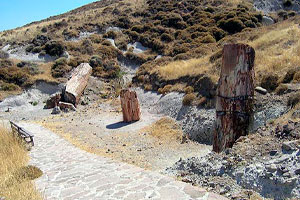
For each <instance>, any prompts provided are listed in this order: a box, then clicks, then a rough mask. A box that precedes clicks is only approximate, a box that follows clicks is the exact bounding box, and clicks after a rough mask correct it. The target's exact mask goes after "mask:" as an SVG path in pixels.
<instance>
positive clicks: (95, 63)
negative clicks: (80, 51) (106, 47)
mask: <svg viewBox="0 0 300 200" xmlns="http://www.w3.org/2000/svg"><path fill="white" fill-rule="evenodd" d="M89 64H90V65H91V67H92V68H95V67H101V66H102V60H101V58H100V57H99V56H92V57H91V59H90V61H89Z"/></svg>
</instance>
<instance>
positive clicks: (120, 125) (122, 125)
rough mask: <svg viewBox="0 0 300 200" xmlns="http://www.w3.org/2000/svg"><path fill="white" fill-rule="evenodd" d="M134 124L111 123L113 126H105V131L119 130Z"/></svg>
mask: <svg viewBox="0 0 300 200" xmlns="http://www.w3.org/2000/svg"><path fill="white" fill-rule="evenodd" d="M133 123H135V122H131V123H127V122H117V123H113V124H109V125H107V126H106V128H107V129H119V128H122V127H125V126H128V125H130V124H133Z"/></svg>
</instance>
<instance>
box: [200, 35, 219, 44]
mask: <svg viewBox="0 0 300 200" xmlns="http://www.w3.org/2000/svg"><path fill="white" fill-rule="evenodd" d="M200 41H201V43H215V42H216V40H215V38H214V37H213V36H211V35H206V36H205V37H203V38H201V40H200Z"/></svg>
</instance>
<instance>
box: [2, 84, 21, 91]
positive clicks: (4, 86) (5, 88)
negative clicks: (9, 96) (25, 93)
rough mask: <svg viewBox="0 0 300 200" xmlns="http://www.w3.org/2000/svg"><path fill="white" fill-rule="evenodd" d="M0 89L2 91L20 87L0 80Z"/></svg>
mask: <svg viewBox="0 0 300 200" xmlns="http://www.w3.org/2000/svg"><path fill="white" fill-rule="evenodd" d="M0 86H1V87H0V89H1V90H3V91H15V90H19V89H20V87H19V86H17V85H16V84H14V83H5V82H2V83H1V84H0Z"/></svg>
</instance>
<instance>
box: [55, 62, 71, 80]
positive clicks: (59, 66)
mask: <svg viewBox="0 0 300 200" xmlns="http://www.w3.org/2000/svg"><path fill="white" fill-rule="evenodd" d="M71 69H72V67H71V66H69V65H67V59H66V58H59V59H57V60H56V61H55V63H54V64H53V65H52V67H51V74H52V76H53V77H55V78H59V77H64V76H65V75H66V73H68V72H70V71H71Z"/></svg>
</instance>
